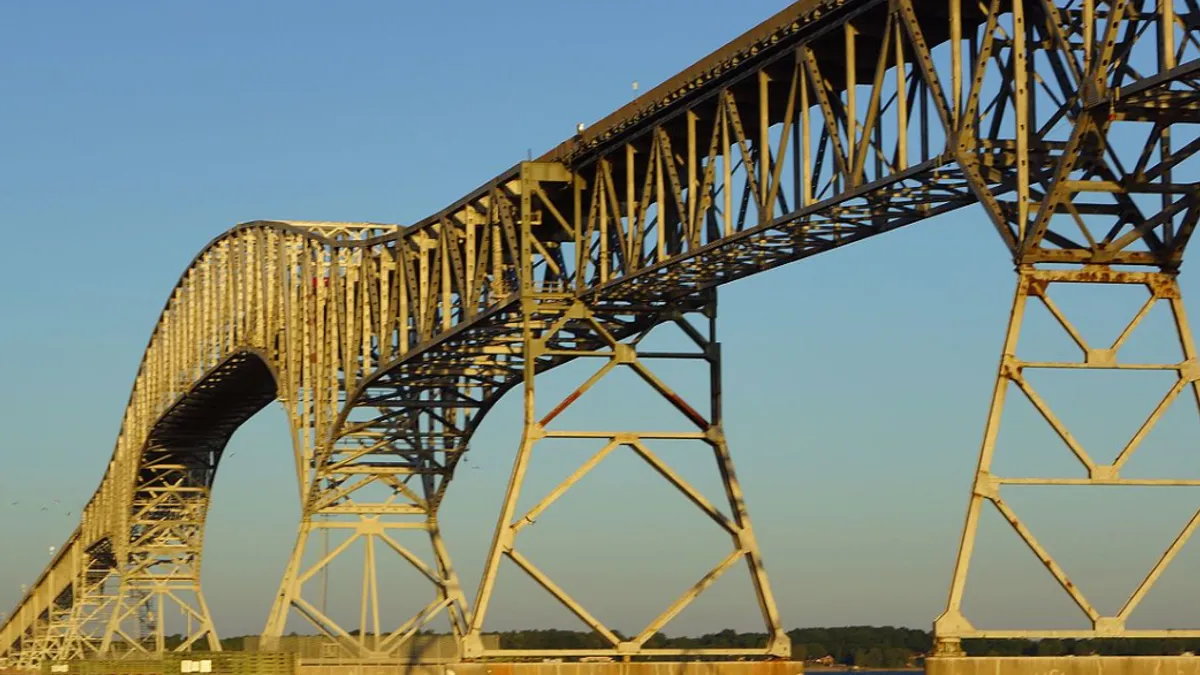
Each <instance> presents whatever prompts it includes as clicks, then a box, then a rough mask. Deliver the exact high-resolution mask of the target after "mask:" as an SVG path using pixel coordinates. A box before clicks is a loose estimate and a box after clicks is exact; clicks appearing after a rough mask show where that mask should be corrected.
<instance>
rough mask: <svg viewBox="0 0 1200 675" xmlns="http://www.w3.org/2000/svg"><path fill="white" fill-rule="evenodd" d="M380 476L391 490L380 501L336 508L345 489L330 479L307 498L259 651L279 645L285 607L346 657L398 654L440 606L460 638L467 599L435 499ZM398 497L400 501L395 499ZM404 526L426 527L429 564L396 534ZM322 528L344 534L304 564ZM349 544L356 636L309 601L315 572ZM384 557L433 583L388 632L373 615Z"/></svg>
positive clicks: (317, 574)
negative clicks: (358, 567) (359, 555)
mask: <svg viewBox="0 0 1200 675" xmlns="http://www.w3.org/2000/svg"><path fill="white" fill-rule="evenodd" d="M379 480H381V481H382V482H385V483H388V484H389V485H390V487H391V488H393V489H394V490H395V493H394V495H393V497H392V498H391V499H388V500H386V501H385V502H380V503H364V502H363V501H358V502H357V503H355V506H354V507H353V508H347V506H346V505H341V506H339V504H341V501H340V500H341V499H342V497H343V496H344V495H340V494H339V493H340V492H342V491H344V487H343V486H341V485H337V484H326V485H324V486H323V487H321V488H320V489H319V490H318V492H317V494H316V495H315V496H314V497H313V498H312V499H310V500H309V501H308V502H307V505H306V507H305V508H306V510H307V511H308V513H306V514H305V516H304V519H303V521H302V523H301V525H300V532H299V534H298V535H297V539H296V545H295V548H294V549H293V551H292V556H291V558H290V560H289V562H288V566H287V569H286V571H285V573H284V577H283V581H282V582H281V584H280V589H279V593H278V594H277V595H276V598H275V602H274V604H273V605H272V607H271V613H270V616H269V618H268V619H267V625H266V628H265V629H264V630H263V636H262V649H264V650H267V651H270V650H274V649H278V646H279V639H280V637H281V636H282V635H283V633H284V630H285V626H286V623H287V619H288V616H289V614H290V612H291V610H292V609H295V610H296V611H297V612H298V613H299V614H300V615H301V616H302V617H304V618H305V619H306V620H307V621H308V622H309V623H311V624H312V625H313V626H314V627H316V628H317V629H318V630H319V631H320V632H321V633H322V634H323V635H325V636H326V637H328V638H330V639H331V640H334V641H335V642H336V643H337V644H338V646H339V647H340V648H341V651H342V652H344V653H345V655H346V656H349V657H352V658H366V659H385V658H386V659H395V658H402V657H403V655H402V654H401V653H400V650H401V648H402V647H403V646H404V645H405V644H406V643H407V642H408V641H409V640H410V639H411V638H412V637H413V636H415V635H416V634H417V632H418V631H419V630H421V629H422V628H424V627H425V626H426V625H427V624H428V623H429V622H430V621H431V620H432V619H434V618H435V617H437V616H438V615H440V614H441V613H442V612H443V611H444V612H446V613H447V614H448V615H449V617H450V623H451V627H452V630H453V631H454V634H455V635H457V636H461V635H462V634H463V633H464V631H465V613H466V600H465V598H464V596H463V592H462V587H461V585H460V584H459V581H458V577H457V575H456V573H455V572H454V569H453V566H452V565H451V564H450V558H449V555H448V554H447V552H446V547H445V545H444V543H443V542H442V536H441V531H440V530H439V528H438V520H437V506H436V504H434V503H431V500H429V499H428V498H427V497H426V496H422V495H420V494H417V493H416V492H415V491H414V490H412V489H411V488H408V486H407V485H406V484H405V483H404V482H401V481H398V480H397V477H396V476H392V475H386V476H381V477H380V478H379ZM397 496H398V497H400V498H401V499H402V500H403V501H401V499H396V497H397ZM404 502H407V503H404ZM403 530H423V531H424V532H426V534H427V535H428V536H429V539H430V544H431V549H432V551H433V561H434V562H433V565H429V564H426V563H425V562H424V561H422V560H421V558H420V557H418V556H417V555H416V554H414V553H413V552H412V551H410V550H409V549H408V548H407V547H405V546H403V545H402V544H401V543H400V542H399V541H397V538H396V537H395V535H396V533H397V532H398V531H403ZM327 533H335V534H336V535H337V536H339V537H340V536H342V535H344V538H343V539H341V541H339V542H338V543H337V544H336V545H335V546H333V547H332V548H331V549H330V550H328V551H324V550H323V551H321V553H320V555H319V558H318V560H317V562H315V563H313V564H311V565H306V564H304V562H303V561H304V557H305V553H306V552H308V551H310V550H312V549H313V548H314V547H315V545H316V542H318V541H320V540H321V539H322V537H323V535H325V534H327ZM356 545H361V547H362V551H363V568H362V579H361V591H362V594H361V603H360V607H359V610H360V613H359V617H358V620H359V622H360V626H361V627H360V628H359V630H358V631H357V634H354V635H352V634H351V631H352V630H354V629H353V628H351V629H347V628H345V627H343V626H342V625H341V623H339V622H338V621H337V620H335V619H333V618H332V617H330V616H329V615H328V614H327V613H326V611H325V610H324V608H322V607H318V605H319V604H320V603H319V602H314V599H315V596H316V595H317V594H318V593H319V591H316V590H315V589H314V588H313V587H315V586H316V585H317V582H318V580H319V579H320V575H322V574H327V573H328V570H329V568H330V565H332V564H333V563H334V562H335V561H336V560H338V559H339V558H340V557H341V556H343V555H344V554H346V553H347V552H348V551H350V550H352V549H353V548H354V547H355V546H356ZM385 554H386V555H396V556H399V557H400V558H401V559H402V560H404V561H405V562H406V564H409V565H411V566H412V567H414V568H415V569H417V570H418V571H419V572H420V573H421V574H422V575H423V576H424V577H425V578H427V579H428V580H429V581H430V582H431V583H432V585H433V587H434V597H433V599H432V600H431V601H430V602H429V604H427V605H426V606H425V607H423V608H422V609H421V610H420V611H419V612H417V614H415V615H414V616H412V617H411V618H409V619H408V620H407V621H405V622H404V623H403V624H401V625H400V626H398V627H396V628H395V629H393V630H387V629H385V628H384V626H383V624H382V622H381V619H380V612H381V611H383V610H385V609H386V608H385V604H384V603H383V602H382V601H381V599H380V593H379V583H378V573H377V567H378V562H379V558H380V556H381V555H385ZM306 586H307V590H308V592H306Z"/></svg>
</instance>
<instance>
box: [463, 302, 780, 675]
mask: <svg viewBox="0 0 1200 675" xmlns="http://www.w3.org/2000/svg"><path fill="white" fill-rule="evenodd" d="M711 297H712V301H711V302H710V303H709V304H707V305H705V306H704V307H702V308H701V311H702V312H703V313H704V316H705V318H706V319H707V323H708V327H707V331H706V332H702V331H701V330H698V329H697V328H696V327H695V326H693V325H692V323H691V322H690V321H688V320H687V318H685V316H684V315H683V313H682V312H677V311H672V310H659V311H664V313H665V314H666V316H667V317H669V318H671V319H673V322H674V323H675V324H677V325H678V326H679V327H680V328H682V329H683V331H684V332H685V333H686V334H687V335H688V337H690V338H691V340H692V341H693V342H694V343H695V347H696V349H695V350H694V351H685V352H680V353H639V352H638V342H639V341H640V340H641V338H642V337H644V335H645V334H646V333H641V334H639V335H637V336H635V337H634V338H633V339H631V340H628V341H620V340H618V339H617V338H616V337H614V335H613V333H614V332H615V331H614V328H615V325H616V323H617V322H616V321H615V320H614V319H615V317H613V316H612V315H608V316H606V315H605V314H604V312H602V311H597V310H593V309H591V308H589V307H588V306H586V305H585V304H584V303H582V302H580V301H578V300H575V299H573V298H571V297H570V296H569V295H568V294H566V293H559V294H555V293H552V292H540V293H536V294H534V295H532V296H531V297H529V298H528V299H527V302H528V307H529V310H530V316H529V318H528V320H527V323H528V325H529V326H530V329H529V330H528V333H529V334H528V335H527V341H526V343H525V350H526V352H527V363H529V364H530V369H531V370H532V367H533V364H535V363H536V362H537V361H538V359H540V358H544V357H547V356H563V355H567V354H570V355H572V356H575V357H579V358H589V359H597V360H600V361H603V365H602V366H601V367H600V368H599V369H598V370H597V371H596V373H595V374H594V375H592V376H591V377H590V378H589V379H588V380H587V381H585V382H584V383H583V384H582V385H580V386H579V387H578V388H577V389H576V390H575V391H573V392H572V393H571V394H570V395H569V396H567V397H566V398H565V399H563V400H562V401H561V402H558V403H557V405H555V406H554V407H553V408H552V409H551V410H550V411H549V412H548V413H547V414H545V415H544V416H539V415H538V413H537V411H536V405H535V404H536V400H537V397H536V395H535V392H536V387H535V378H534V373H533V372H530V373H528V379H526V381H525V386H524V396H525V431H524V434H523V437H522V440H521V446H520V448H519V450H518V452H517V457H516V461H515V463H514V466H513V471H512V475H511V478H510V480H509V486H508V491H507V494H506V496H505V499H504V502H503V506H502V508H501V514H500V520H499V523H498V525H497V528H496V531H495V535H494V540H493V543H492V547H491V550H490V553H489V555H488V558H487V563H486V568H485V572H484V576H483V579H482V582H481V584H480V588H479V594H478V596H477V599H476V606H475V612H474V614H473V615H472V616H471V625H470V632H469V633H468V636H467V641H466V646H465V648H464V654H465V655H466V656H468V657H472V658H479V657H483V656H498V655H504V656H509V657H524V656H554V655H571V656H583V655H588V654H609V653H613V654H621V655H667V654H682V652H681V651H679V650H663V649H648V648H645V647H644V645H645V643H646V641H647V640H649V639H650V638H651V637H653V636H654V634H655V633H657V632H658V631H659V630H661V629H662V628H663V627H664V626H665V625H666V624H667V623H668V622H670V621H671V619H673V618H674V617H675V616H676V615H678V614H679V613H680V612H681V611H683V609H684V608H686V607H687V606H688V605H689V604H691V603H692V602H693V601H694V600H695V599H696V598H697V597H698V596H699V595H700V594H701V593H702V592H703V591H704V590H705V589H707V588H708V587H709V586H710V585H711V584H712V583H713V582H715V581H716V580H717V579H718V578H719V577H720V576H721V575H722V574H723V573H725V572H726V571H728V570H729V569H730V568H732V567H733V566H734V565H736V564H737V563H738V562H740V561H742V560H745V562H746V564H747V566H748V568H749V571H750V575H751V579H752V581H753V585H754V589H755V593H756V595H757V600H758V604H759V607H760V609H761V611H762V616H763V621H764V623H765V625H766V628H767V633H768V635H770V636H771V637H770V639H769V643H768V644H767V646H766V647H765V648H759V649H741V650H739V649H723V650H690V651H688V653H689V654H702V653H703V654H720V655H726V656H728V655H734V654H767V655H770V656H777V657H787V656H789V655H790V649H791V642H790V640H789V638H788V636H787V635H786V633H785V632H784V630H783V626H782V623H781V621H780V618H779V613H778V610H777V609H776V606H775V600H774V597H773V596H772V594H771V589H770V585H769V583H768V581H767V575H766V571H765V569H764V567H763V562H762V556H761V554H760V552H759V548H758V543H757V541H756V540H755V537H754V531H753V528H752V527H751V524H750V517H749V515H748V513H747V510H746V505H745V501H744V499H743V494H742V490H741V486H740V484H739V483H738V480H737V477H736V474H735V473H734V469H733V460H732V458H731V456H730V453H729V446H728V443H727V442H726V438H725V433H724V429H723V426H722V420H721V386H720V383H721V379H720V378H721V355H720V345H719V344H718V343H717V341H716V333H715V330H716V303H715V293H714V294H713V295H712V296H711ZM672 314H674V316H672ZM533 326H543V327H544V329H534V328H533ZM706 333H707V334H706ZM664 359H667V360H690V361H692V362H694V363H696V364H697V366H698V367H703V368H706V369H707V370H708V371H709V374H710V384H711V391H710V407H711V412H710V413H709V415H707V416H705V415H702V414H701V413H700V412H698V411H697V410H696V409H695V408H694V407H692V406H691V405H690V404H689V403H688V402H687V401H686V400H685V399H684V397H682V396H680V395H679V394H678V393H677V392H675V391H673V390H672V389H671V388H670V387H669V386H667V385H666V384H665V383H664V382H663V381H662V380H661V379H659V377H658V376H656V375H655V374H654V372H653V370H652V369H651V368H650V366H649V363H648V362H651V361H656V360H664ZM622 367H624V368H629V369H630V370H632V371H633V372H635V373H637V375H638V376H639V377H640V378H641V379H642V380H643V381H644V382H645V383H646V384H648V385H649V386H650V388H651V389H652V390H653V391H654V392H656V393H657V394H658V395H659V396H661V397H663V398H664V399H665V400H666V401H668V402H669V403H670V404H671V405H672V406H673V407H674V408H675V409H676V410H677V411H678V412H679V414H680V415H682V416H683V417H684V418H685V419H687V420H688V421H689V422H690V423H691V424H692V425H694V426H695V430H694V431H685V432H669V431H631V430H618V431H576V430H559V429H554V428H552V426H551V425H552V422H553V421H554V420H555V419H556V418H557V417H558V416H559V415H560V414H561V413H562V412H563V411H564V410H566V409H567V408H568V407H570V406H572V405H573V404H575V402H576V400H577V399H579V398H580V397H581V396H582V395H583V394H585V393H586V392H587V391H588V390H589V389H591V388H592V387H593V386H594V385H595V384H596V383H597V382H599V381H600V380H602V379H603V378H604V377H606V376H607V375H609V374H611V373H612V372H613V371H615V370H616V369H618V368H622ZM576 405H577V404H576ZM552 439H601V440H604V441H606V442H605V444H604V446H603V447H602V448H601V449H600V450H599V451H598V452H596V453H595V454H594V455H593V456H592V457H591V458H590V459H588V460H587V461H586V462H585V463H584V464H583V465H582V466H580V468H579V469H578V470H576V471H575V472H574V473H573V474H572V475H571V476H569V477H568V478H567V479H566V480H564V481H563V482H562V483H561V484H559V485H558V486H557V487H556V488H555V489H554V490H552V491H551V492H550V493H549V495H548V496H546V497H545V498H544V499H542V500H541V501H540V502H539V503H538V504H537V505H536V506H534V507H533V508H532V509H530V510H529V511H528V512H527V513H525V514H524V515H518V514H517V513H516V505H517V499H518V497H519V495H520V492H521V488H522V484H523V482H524V479H525V474H526V471H527V470H528V468H529V464H530V462H531V461H532V459H533V450H534V447H535V446H536V445H538V444H539V443H541V442H543V441H547V440H552ZM662 439H672V440H692V441H699V442H703V443H705V444H707V445H708V446H710V447H711V448H712V450H713V453H714V456H715V458H716V464H717V470H718V471H719V472H720V474H721V478H722V483H723V485H724V488H725V493H726V499H727V500H728V504H727V507H726V508H727V513H728V514H729V515H726V512H723V511H722V510H721V509H719V508H718V507H717V506H715V505H714V504H712V503H711V502H710V501H709V500H708V499H707V498H706V497H705V496H704V495H702V494H701V493H700V492H699V491H697V490H696V489H695V488H694V487H692V486H691V485H689V484H688V482H687V481H685V480H684V479H683V478H682V477H681V476H680V475H679V474H677V473H676V472H675V471H674V470H673V469H672V468H671V467H670V466H668V465H667V464H666V463H665V462H663V461H662V460H661V459H660V458H659V457H658V456H657V455H656V454H655V453H654V452H653V451H652V450H651V449H650V447H648V445H647V441H651V442H652V441H654V440H662ZM621 447H627V448H629V449H631V450H632V451H633V452H634V453H636V454H637V455H638V456H639V457H641V458H642V459H643V460H644V461H645V462H646V463H647V464H649V465H650V467H651V468H653V469H654V470H655V471H656V472H658V473H659V474H660V475H661V476H662V477H663V478H665V479H666V480H667V482H669V483H670V484H671V485H673V486H674V487H675V488H676V489H678V490H679V491H680V492H681V493H683V495H684V496H685V497H686V498H687V499H688V500H690V501H691V502H692V503H693V504H695V505H696V507H697V508H698V509H699V510H700V511H701V512H702V513H703V514H704V515H706V516H708V517H709V518H711V519H712V520H713V521H714V522H715V523H716V524H717V526H719V527H720V528H721V529H723V530H725V532H726V533H728V534H729V536H730V538H731V539H732V541H733V550H732V551H731V552H730V553H729V555H728V556H726V557H725V559H724V560H722V561H721V562H719V563H718V564H717V565H716V566H715V567H714V568H713V569H712V570H710V571H709V572H708V573H707V574H706V575H704V577H703V578H701V579H700V580H699V581H697V582H696V583H695V584H694V585H693V586H692V587H691V588H690V589H688V590H687V591H686V592H685V593H684V594H683V595H682V596H680V597H679V598H678V599H677V600H676V601H675V602H674V603H673V604H672V605H671V606H670V607H668V608H667V609H666V610H664V611H663V612H662V613H661V614H660V615H659V616H658V617H656V618H655V619H654V620H653V621H651V622H650V623H649V625H647V626H646V627H645V628H644V629H643V630H642V631H640V632H639V633H638V634H637V635H635V636H633V637H631V638H630V639H628V640H622V639H621V638H620V637H618V636H617V635H616V633H614V632H613V631H612V630H611V629H610V628H609V627H607V626H606V625H604V624H603V623H602V622H601V621H600V620H599V619H597V618H595V617H594V616H593V615H592V614H591V613H590V612H588V610H587V609H586V608H584V607H583V606H582V605H581V604H580V603H579V602H577V601H576V600H574V599H573V598H572V597H571V596H570V595H569V594H568V593H567V591H566V590H564V589H562V588H561V587H559V586H558V585H557V584H555V583H554V581H553V580H551V579H550V578H549V577H547V576H546V574H545V573H543V572H542V571H541V570H540V569H538V567H537V566H536V565H535V564H534V563H533V562H532V561H530V560H529V559H528V558H526V557H525V556H524V555H522V554H521V553H520V552H519V551H518V550H517V547H516V537H517V534H518V533H519V532H520V531H521V530H522V529H523V528H525V527H526V526H527V525H529V524H531V523H533V522H534V521H535V520H536V519H537V518H538V517H539V516H540V515H541V514H542V512H544V511H545V510H546V509H547V508H549V507H550V506H551V504H553V503H554V502H555V501H556V500H557V499H558V498H560V497H561V496H562V495H563V494H564V493H565V492H566V491H567V490H568V489H569V488H570V487H571V486H573V485H574V484H575V483H577V482H578V481H579V480H580V479H582V478H583V477H584V476H585V475H587V474H588V473H589V472H590V471H591V470H592V469H594V468H595V467H596V466H597V465H598V464H599V463H600V462H601V461H602V460H603V459H604V458H605V457H607V456H608V455H609V454H611V453H612V452H614V451H616V450H617V449H618V448H621ZM504 557H507V558H508V559H509V560H511V561H513V562H514V563H516V565H517V566H518V567H519V568H520V569H521V570H523V571H524V572H525V573H526V574H528V575H529V576H530V577H531V578H532V579H533V580H534V581H535V582H537V583H538V585H540V586H541V587H542V588H544V589H546V590H547V591H548V592H549V593H550V594H551V595H553V596H554V597H555V598H556V599H557V600H558V601H559V602H561V603H562V604H563V605H564V606H566V607H567V608H568V609H569V610H570V611H571V612H572V613H574V614H575V615H576V616H578V617H579V618H580V619H581V620H582V621H584V622H585V623H586V624H588V625H589V626H590V627H591V628H592V629H593V630H595V631H596V632H597V633H599V634H600V635H602V636H604V638H605V639H607V640H608V641H609V642H610V643H611V644H612V647H611V648H610V649H605V650H551V651H545V652H543V651H530V650H520V651H516V650H487V649H484V648H483V644H482V641H481V633H482V630H483V623H484V619H485V617H486V615H487V611H488V609H489V606H490V602H491V599H492V595H493V594H494V592H495V588H496V579H497V575H498V571H499V566H500V561H501V559H502V558H504Z"/></svg>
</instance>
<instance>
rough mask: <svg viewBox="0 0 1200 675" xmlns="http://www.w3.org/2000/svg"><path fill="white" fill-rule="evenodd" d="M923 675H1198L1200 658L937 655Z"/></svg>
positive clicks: (926, 664) (927, 663)
mask: <svg viewBox="0 0 1200 675" xmlns="http://www.w3.org/2000/svg"><path fill="white" fill-rule="evenodd" d="M925 673H926V675H1200V656H937V657H929V658H928V659H926V660H925Z"/></svg>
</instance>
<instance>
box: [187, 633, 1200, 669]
mask: <svg viewBox="0 0 1200 675" xmlns="http://www.w3.org/2000/svg"><path fill="white" fill-rule="evenodd" d="M422 633H423V634H426V635H434V634H436V633H434V632H425V631H422ZM495 634H497V635H499V636H500V647H501V648H502V649H589V648H591V649H604V648H607V647H609V646H610V645H609V643H608V641H607V640H605V639H604V638H603V637H602V636H601V635H600V634H598V633H595V632H587V631H572V630H561V629H554V628H549V629H540V630H513V631H502V632H498V633H495ZM618 636H619V637H621V638H622V639H625V638H626V637H627V636H624V635H621V634H620V633H618ZM172 637H174V636H172ZM245 637H248V636H239V637H229V638H225V639H223V640H221V646H222V648H224V649H231V650H240V649H243V648H244V643H245ZM788 637H789V638H791V641H792V658H793V659H795V660H798V661H800V660H804V661H810V662H811V661H818V660H825V661H826V662H827V663H831V665H838V666H854V667H858V668H883V669H886V668H903V667H914V666H919V665H921V662H922V660H923V659H924V657H925V655H927V654H929V653H930V652H931V651H932V649H933V634H932V633H931V632H930V631H925V630H918V629H914V628H898V627H893V626H840V627H829V628H796V629H793V630H791V631H788ZM167 642H168V646H170V645H171V643H172V642H173V641H172V640H171V639H168V640H167ZM766 644H767V635H766V634H765V633H740V632H738V631H735V630H731V629H727V630H723V631H719V632H716V633H706V634H704V635H699V636H676V637H668V636H667V635H664V634H662V633H658V634H656V635H654V636H653V637H651V638H650V640H649V641H648V642H647V643H646V646H647V647H652V648H672V649H713V648H737V647H741V648H756V647H765V646H766ZM963 649H964V650H965V651H966V652H967V654H968V655H970V656H1067V655H1076V656H1087V655H1092V654H1096V655H1111V656H1132V655H1140V654H1182V653H1185V652H1192V653H1200V639H1151V638H1139V639H1110V638H1105V639H1098V640H1058V639H1045V640H964V641H963Z"/></svg>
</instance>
